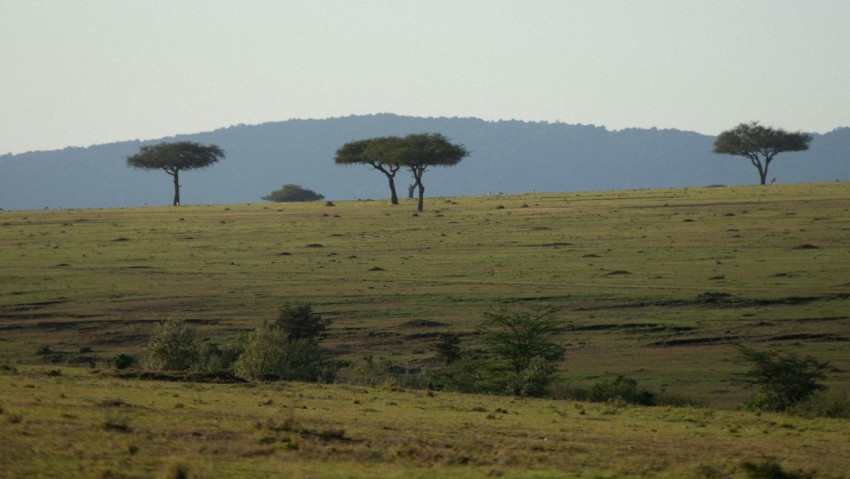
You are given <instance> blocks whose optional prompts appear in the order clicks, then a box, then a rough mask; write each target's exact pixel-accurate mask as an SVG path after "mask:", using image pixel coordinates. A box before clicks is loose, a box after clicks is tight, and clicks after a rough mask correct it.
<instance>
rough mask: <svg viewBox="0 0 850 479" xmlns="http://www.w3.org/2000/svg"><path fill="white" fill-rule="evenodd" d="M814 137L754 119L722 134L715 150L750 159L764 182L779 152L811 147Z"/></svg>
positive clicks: (715, 143)
mask: <svg viewBox="0 0 850 479" xmlns="http://www.w3.org/2000/svg"><path fill="white" fill-rule="evenodd" d="M811 140H812V136H811V135H809V134H807V133H801V132H799V131H798V132H794V133H789V132H787V131H785V130H783V129H781V128H770V127H767V126H762V125H759V124H758V122H755V121H754V122H750V123H741V124H740V125H738V126H736V127H735V128H732V129H731V130H726V131H724V132H722V133H720V135H719V136H718V137H717V140H715V142H714V153H718V154H722V155H735V156H743V157H745V158H747V159H749V160H750V163H752V164H753V166H755V167H756V168H757V169H758V171H759V180H760V181H761V184H765V181H766V180H767V168H768V167H769V166H770V162H771V161H773V158H774V157H775V156H776V155H778V154H779V153H782V152H785V151H804V150H808V149H809V142H810V141H811Z"/></svg>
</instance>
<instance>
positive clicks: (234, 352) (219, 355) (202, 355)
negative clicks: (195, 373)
mask: <svg viewBox="0 0 850 479" xmlns="http://www.w3.org/2000/svg"><path fill="white" fill-rule="evenodd" d="M240 354H242V349H241V348H240V347H235V348H225V349H222V348H221V347H220V346H219V345H218V344H216V343H214V342H212V341H204V342H202V343H201V344H200V346H199V347H198V364H197V369H198V370H200V371H203V372H207V373H220V372H228V371H230V370H231V369H232V368H233V364H234V363H235V362H236V360H237V358H239V355H240Z"/></svg>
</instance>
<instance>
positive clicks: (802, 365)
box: [739, 347, 830, 411]
mask: <svg viewBox="0 0 850 479" xmlns="http://www.w3.org/2000/svg"><path fill="white" fill-rule="evenodd" d="M739 352H740V355H741V357H742V358H743V360H745V361H746V362H748V363H750V370H749V371H747V372H746V373H744V374H743V378H744V381H745V382H746V383H747V384H748V385H749V386H756V387H758V388H759V390H760V391H759V393H758V394H756V395H755V396H753V397H752V398H750V399H749V401H748V403H747V404H748V406H749V407H750V408H751V409H759V410H767V411H785V410H786V409H787V408H789V407H791V406H792V405H794V404H797V403H799V402H801V401H804V400H806V399H808V398H809V397H810V396H812V394H814V393H815V392H817V391H820V390H823V389H825V387H824V386H823V385H822V384H820V383H819V382H818V381H819V380H821V379H824V378H825V377H826V374H825V372H824V371H825V370H826V369H827V368H829V367H830V365H829V364H828V363H825V362H821V361H818V360H817V359H815V358H813V357H812V356H798V355H797V354H794V353H779V352H777V351H755V350H753V349H749V348H745V347H741V348H740V349H739Z"/></svg>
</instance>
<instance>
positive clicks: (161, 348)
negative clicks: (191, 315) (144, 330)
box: [145, 319, 198, 371]
mask: <svg viewBox="0 0 850 479" xmlns="http://www.w3.org/2000/svg"><path fill="white" fill-rule="evenodd" d="M197 361H198V347H197V344H196V342H195V331H194V330H193V329H192V328H190V327H189V325H188V324H186V323H185V322H184V321H179V320H171V319H170V320H168V321H164V322H162V323H160V324H159V325H158V326H157V327H156V328H155V329H154V331H153V334H152V336H151V339H150V341H149V342H148V354H147V357H146V358H145V369H149V370H154V371H186V370H188V369H191V368H193V367H194V366H195V365H196V363H197Z"/></svg>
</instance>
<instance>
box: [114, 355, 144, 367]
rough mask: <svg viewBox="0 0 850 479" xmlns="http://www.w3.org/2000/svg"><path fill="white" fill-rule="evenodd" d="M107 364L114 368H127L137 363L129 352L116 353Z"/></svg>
mask: <svg viewBox="0 0 850 479" xmlns="http://www.w3.org/2000/svg"><path fill="white" fill-rule="evenodd" d="M109 364H110V365H111V366H112V367H113V368H115V369H129V368H132V367H134V366H136V365H137V364H138V362H137V361H136V358H135V357H133V356H130V355H129V354H123V353H122V354H116V355H115V356H113V357H112V358H111V359H110V360H109Z"/></svg>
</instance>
